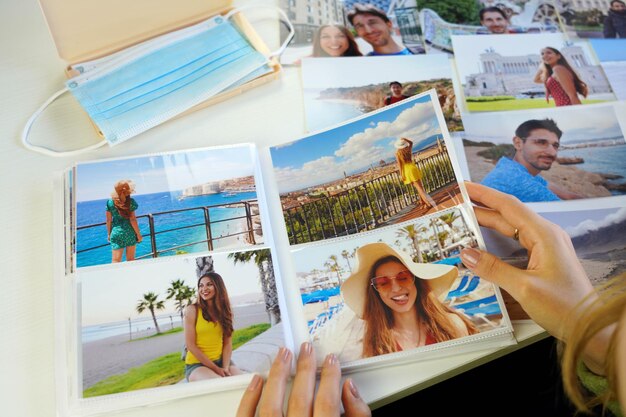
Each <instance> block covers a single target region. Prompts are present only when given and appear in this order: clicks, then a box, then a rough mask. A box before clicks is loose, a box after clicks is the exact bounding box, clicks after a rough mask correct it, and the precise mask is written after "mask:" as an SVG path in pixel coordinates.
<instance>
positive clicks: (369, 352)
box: [55, 89, 516, 415]
mask: <svg viewBox="0 0 626 417" xmlns="http://www.w3.org/2000/svg"><path fill="white" fill-rule="evenodd" d="M445 120H446V119H445V118H444V115H443V112H442V110H441V106H440V104H439V100H438V97H437V92H436V90H434V89H433V90H428V91H426V92H424V93H421V94H417V95H415V96H413V97H411V98H408V99H406V100H403V101H402V102H399V103H395V104H392V105H389V106H386V107H385V108H383V109H379V110H376V111H372V112H369V113H367V114H364V115H361V116H358V117H355V118H353V119H351V120H349V121H346V122H342V123H338V124H335V125H334V126H331V127H327V128H325V129H321V130H318V131H316V132H314V133H311V134H309V135H307V136H305V137H302V138H299V139H296V140H294V141H292V142H289V143H284V144H281V145H278V146H273V147H270V148H264V149H258V148H257V147H256V146H255V145H254V144H249V143H242V144H237V145H232V146H222V147H209V148H200V149H188V150H181V151H176V152H170V153H163V154H147V155H140V156H132V157H124V158H116V159H103V160H94V161H86V162H80V163H78V164H76V165H75V166H72V167H71V168H69V169H68V170H67V171H65V172H63V173H62V174H60V175H59V178H57V181H56V182H57V186H58V189H59V190H60V192H59V193H58V201H57V202H56V204H55V207H57V213H56V217H57V229H58V230H57V233H56V234H55V236H56V243H55V244H56V247H57V249H58V255H59V256H58V258H57V261H58V262H57V270H58V274H57V275H58V276H59V280H58V282H57V285H56V291H57V294H56V295H57V301H58V302H57V305H56V308H57V311H56V313H57V318H58V320H57V322H58V328H57V332H58V338H57V343H58V345H57V349H56V351H57V361H58V365H59V371H60V372H59V375H58V376H57V377H58V378H59V379H58V389H59V394H60V398H61V399H62V400H64V401H63V403H62V404H60V406H59V407H60V409H61V411H62V414H63V415H91V414H98V413H103V412H110V411H114V410H121V409H124V408H128V407H135V406H139V405H146V404H151V403H155V402H161V401H167V400H171V399H175V398H181V397H186V396H192V395H198V394H200V393H207V392H213V391H220V390H227V389H232V388H236V387H245V386H246V385H247V383H248V382H249V380H250V378H251V377H252V374H253V373H260V374H266V373H267V372H268V370H269V367H270V365H271V363H272V361H273V359H274V357H275V355H276V354H277V352H278V350H279V348H280V347H282V346H286V347H288V348H290V349H292V350H294V349H296V350H297V346H299V345H300V344H301V343H302V342H304V341H311V342H312V343H313V345H314V347H315V351H316V353H317V355H318V363H319V364H320V366H321V364H322V362H323V359H324V357H325V356H326V355H327V354H329V353H334V354H335V355H337V357H338V358H339V360H340V362H341V364H342V367H343V369H344V371H345V372H350V371H352V370H362V369H367V368H368V367H375V366H380V365H384V364H400V363H403V362H404V361H420V360H426V359H432V358H441V357H446V356H450V355H455V354H459V353H462V352H468V351H473V350H480V349H486V348H492V347H497V346H506V345H510V344H514V343H516V342H515V338H514V336H513V332H512V325H511V321H510V319H509V317H508V315H507V311H506V308H505V305H504V302H503V297H502V295H501V293H500V291H499V289H498V288H497V287H496V286H494V285H492V284H491V283H489V282H487V281H484V280H482V279H481V278H480V277H479V276H476V275H474V274H472V273H471V272H470V271H469V270H468V269H466V268H465V267H464V266H463V264H462V262H461V261H460V250H461V249H463V248H469V247H480V248H484V247H485V243H484V240H483V236H482V233H481V230H480V228H479V227H478V224H477V221H476V218H475V216H474V212H473V210H472V203H471V202H470V201H469V198H468V195H467V192H466V190H465V188H464V184H463V181H464V178H463V176H462V174H461V169H460V166H459V161H458V155H457V151H456V150H455V148H454V146H453V145H452V144H451V141H450V136H449V132H448V129H447V126H446V122H445ZM407 317H408V318H409V321H408V322H409V323H412V324H411V326H412V328H409V329H407V328H406V327H404V326H403V327H400V326H399V325H398V324H397V323H399V321H400V320H402V323H407V320H406V318H407ZM207 359H208V360H209V361H210V362H211V363H212V364H213V365H214V367H206V366H202V363H203V362H204V363H206V362H207ZM215 374H217V375H215ZM217 376H219V377H217Z"/></svg>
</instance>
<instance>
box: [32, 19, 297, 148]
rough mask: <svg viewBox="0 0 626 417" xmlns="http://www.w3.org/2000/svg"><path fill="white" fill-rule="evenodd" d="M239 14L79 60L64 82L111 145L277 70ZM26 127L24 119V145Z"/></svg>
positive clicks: (210, 20) (211, 20)
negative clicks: (237, 20) (241, 25)
mask: <svg viewBox="0 0 626 417" xmlns="http://www.w3.org/2000/svg"><path fill="white" fill-rule="evenodd" d="M234 12H236V11H233V12H231V13H229V14H228V15H226V16H216V17H214V18H211V19H209V20H207V21H205V22H202V23H200V24H197V25H194V26H191V27H188V28H185V29H182V30H180V31H177V32H173V33H170V34H167V35H164V36H161V37H158V38H155V39H152V40H150V41H147V42H144V43H142V44H139V45H136V46H133V47H131V48H128V49H125V50H123V51H120V52H118V53H115V54H113V55H110V56H107V57H105V58H101V59H97V60H94V61H90V62H84V63H81V64H77V65H75V66H73V67H72V69H73V70H75V71H77V72H79V73H80V74H79V75H78V76H76V77H74V78H72V79H70V80H68V81H67V83H66V90H67V91H70V92H71V93H72V95H74V97H75V98H76V99H77V100H78V102H79V103H80V104H81V106H82V107H83V108H84V110H85V111H86V112H87V113H88V114H89V117H90V118H91V120H92V121H93V122H94V123H95V124H96V125H97V127H98V129H99V130H100V132H101V133H102V135H103V136H104V138H105V140H106V142H108V143H109V144H110V145H114V144H117V143H120V142H123V141H125V140H127V139H129V138H132V137H133V136H135V135H137V134H139V133H141V132H144V131H146V130H148V129H150V128H152V127H154V126H157V125H159V124H161V123H163V122H164V121H166V120H169V119H171V118H173V117H175V116H177V115H179V114H181V113H183V112H184V111H186V110H188V109H189V108H191V107H193V106H195V105H197V104H200V103H202V102H203V101H206V100H208V99H210V98H211V97H213V96H214V95H216V94H218V93H220V92H222V91H225V90H227V89H229V88H233V87H235V86H238V85H241V84H244V83H245V82H247V81H249V80H252V79H254V78H257V77H260V76H263V75H265V74H268V73H270V72H272V67H271V66H270V61H269V57H267V56H265V55H263V54H262V53H260V52H259V51H257V50H256V49H255V48H254V47H252V45H250V43H249V42H248V40H247V39H246V38H245V37H244V36H243V35H242V34H241V33H240V32H239V30H238V29H237V28H236V27H235V26H234V25H233V24H232V23H231V22H230V20H229V17H230V16H231V15H232V13H234ZM284 17H285V16H284ZM285 18H286V17H285ZM289 40H290V37H289V38H288V40H287V41H286V42H285V43H284V44H283V46H282V48H281V50H279V51H282V49H284V47H285V46H286V44H287V43H288V41H289ZM66 90H63V91H62V92H65V91H66ZM62 92H59V93H57V95H56V96H58V95H60V93H62ZM56 96H53V97H52V98H51V100H49V102H51V101H52V100H54V99H55V98H56ZM49 102H47V103H45V104H44V106H43V107H44V108H45V106H47V105H48V104H49ZM41 110H43V108H42V109H40V111H41ZM40 111H39V112H38V113H40ZM38 113H36V114H35V115H33V117H31V119H32V120H29V123H30V124H32V121H33V120H34V117H36V116H37V115H38ZM29 129H30V125H29V124H27V127H26V128H25V130H24V134H23V142H24V144H25V145H27V141H26V140H25V139H26V138H25V136H27V134H28V130H29ZM100 145H101V144H98V145H97V146H100ZM27 147H32V145H30V144H28V145H27ZM93 148H94V147H93V146H92V147H89V148H86V149H85V150H90V149H93ZM43 149H44V150H45V151H47V152H44V153H47V154H50V152H52V153H54V154H56V152H55V151H51V150H48V149H47V148H43ZM34 150H38V151H41V148H39V149H34ZM81 151H82V150H81ZM62 154H64V155H67V153H66V152H65V153H62ZM55 156H56V155H55Z"/></svg>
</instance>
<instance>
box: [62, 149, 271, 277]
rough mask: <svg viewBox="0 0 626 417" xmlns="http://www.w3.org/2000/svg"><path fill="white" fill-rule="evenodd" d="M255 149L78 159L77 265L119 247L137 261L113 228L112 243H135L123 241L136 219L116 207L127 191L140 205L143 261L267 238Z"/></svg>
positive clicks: (107, 256) (138, 249) (139, 255)
mask: <svg viewBox="0 0 626 417" xmlns="http://www.w3.org/2000/svg"><path fill="white" fill-rule="evenodd" d="M252 150H253V148H252V146H250V145H249V144H241V145H236V146H231V147H215V148H204V149H197V150H188V151H184V152H173V153H165V154H158V155H145V156H137V157H129V158H123V159H110V160H102V161H94V162H85V163H80V164H78V165H77V168H76V186H75V187H74V188H75V195H76V207H75V208H76V211H75V224H76V229H75V236H74V238H75V247H76V266H77V267H78V268H81V267H87V266H93V265H101V264H108V263H111V262H113V261H114V260H115V261H118V259H117V258H116V259H113V255H116V256H119V255H120V253H119V251H121V252H122V253H121V255H122V258H121V261H122V262H123V261H128V260H133V257H132V255H133V253H132V250H131V253H130V259H129V253H128V250H125V249H124V248H116V250H113V248H112V246H113V244H112V243H110V242H109V236H108V233H111V238H110V239H111V241H112V242H116V243H117V244H120V242H121V243H122V245H124V244H126V245H128V244H129V243H130V244H132V243H134V242H133V241H132V240H131V241H130V242H124V241H122V240H120V239H122V237H123V236H125V235H129V236H132V235H134V234H136V232H135V229H134V227H135V226H134V225H133V221H134V220H133V219H132V217H131V218H130V220H124V218H123V216H122V214H121V213H120V211H119V210H118V209H117V208H116V207H115V206H114V202H113V199H114V198H117V197H118V196H120V195H121V196H122V197H124V198H130V200H131V202H132V201H134V202H135V203H136V205H137V207H136V209H134V211H133V212H132V214H134V217H135V218H136V221H137V227H138V228H139V231H140V234H141V238H142V240H141V242H139V243H138V244H136V245H134V246H135V257H134V259H135V260H138V259H145V258H157V257H163V256H172V255H183V254H186V253H192V252H201V251H210V250H214V249H224V248H236V247H245V246H252V245H256V244H259V243H262V242H263V234H262V227H261V218H260V209H259V202H258V200H257V193H256V179H255V176H254V170H255V162H254V159H253V157H252V155H253V153H252ZM120 187H121V188H120ZM124 187H125V188H124ZM124 190H126V191H124ZM119 193H121V194H119ZM107 207H108V210H110V211H108V210H107ZM133 207H134V205H133ZM107 216H109V217H110V218H111V230H107V224H106V222H107Z"/></svg>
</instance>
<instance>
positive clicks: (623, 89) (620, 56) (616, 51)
mask: <svg viewBox="0 0 626 417" xmlns="http://www.w3.org/2000/svg"><path fill="white" fill-rule="evenodd" d="M589 42H590V43H591V46H592V47H593V50H594V52H595V53H596V56H597V57H598V60H599V61H600V65H601V66H602V69H603V70H604V73H605V74H606V77H607V78H608V80H609V84H611V89H612V90H613V93H615V97H616V98H617V99H618V100H626V39H589Z"/></svg>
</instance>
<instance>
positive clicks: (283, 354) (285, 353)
mask: <svg viewBox="0 0 626 417" xmlns="http://www.w3.org/2000/svg"><path fill="white" fill-rule="evenodd" d="M278 357H279V358H280V360H282V361H283V362H287V361H288V360H289V349H287V348H286V347H281V348H280V350H279V351H278Z"/></svg>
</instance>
